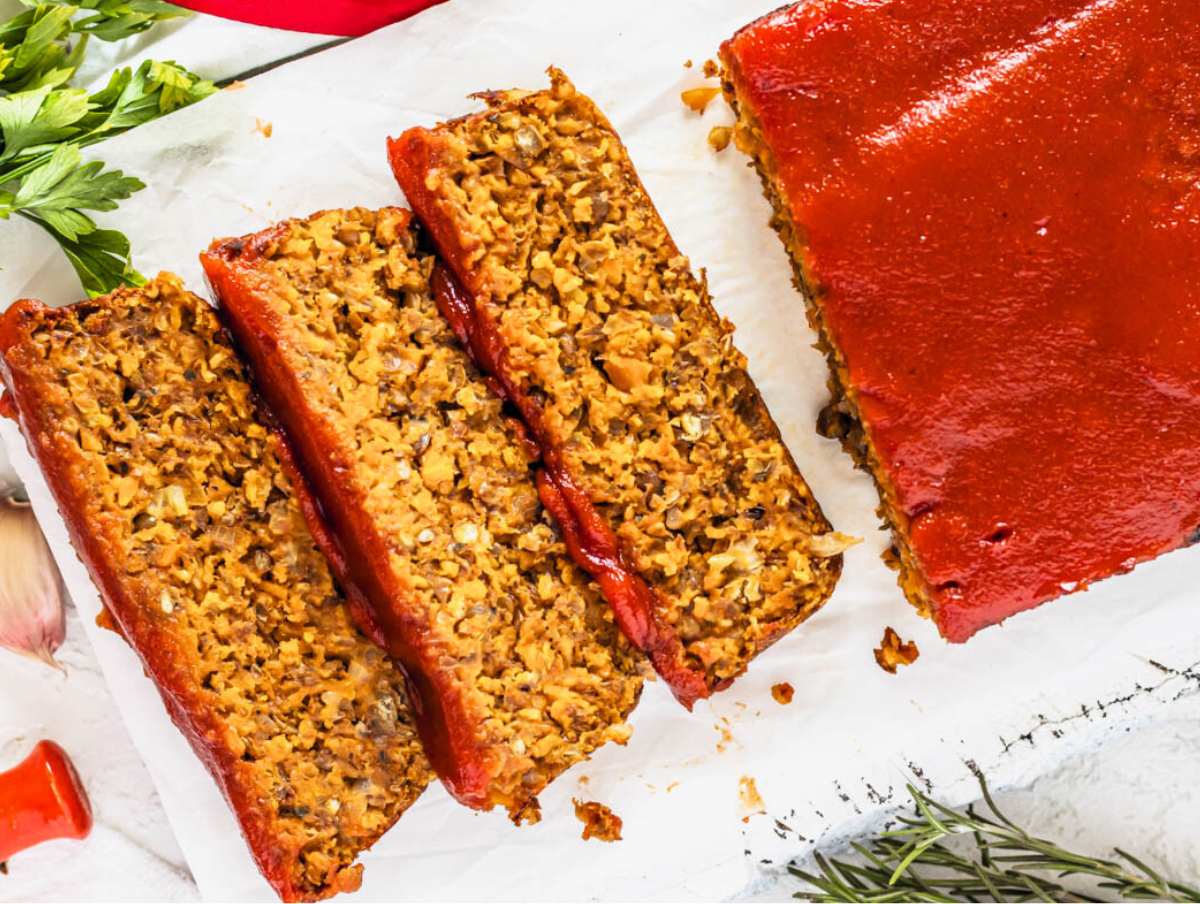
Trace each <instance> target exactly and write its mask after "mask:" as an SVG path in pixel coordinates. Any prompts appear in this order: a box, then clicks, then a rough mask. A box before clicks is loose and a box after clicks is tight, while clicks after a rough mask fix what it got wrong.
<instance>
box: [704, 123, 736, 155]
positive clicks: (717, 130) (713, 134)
mask: <svg viewBox="0 0 1200 904" xmlns="http://www.w3.org/2000/svg"><path fill="white" fill-rule="evenodd" d="M732 139H733V129H731V128H730V127H729V126H713V127H712V130H711V131H710V132H709V133H708V146H709V147H710V148H712V149H713V150H714V151H716V152H717V153H718V154H719V153H720V152H721V151H723V150H725V148H727V147H729V142H730V141H731V140H732Z"/></svg>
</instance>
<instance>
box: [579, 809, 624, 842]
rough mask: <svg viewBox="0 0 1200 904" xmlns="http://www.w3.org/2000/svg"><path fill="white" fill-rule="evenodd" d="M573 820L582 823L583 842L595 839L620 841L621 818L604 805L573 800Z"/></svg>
mask: <svg viewBox="0 0 1200 904" xmlns="http://www.w3.org/2000/svg"><path fill="white" fill-rule="evenodd" d="M574 803H575V818H576V819H578V820H579V821H580V822H582V823H583V835H582V836H581V837H582V838H583V840H584V841H587V840H588V839H589V838H595V839H596V840H597V841H620V840H621V826H622V825H623V824H624V823H623V822H622V821H621V817H620V816H618V815H617V814H616V813H614V812H613V811H612V810H610V809H609V808H608V807H606V806H604V804H601V803H597V802H596V801H594V800H589V801H582V800H580V799H579V798H574Z"/></svg>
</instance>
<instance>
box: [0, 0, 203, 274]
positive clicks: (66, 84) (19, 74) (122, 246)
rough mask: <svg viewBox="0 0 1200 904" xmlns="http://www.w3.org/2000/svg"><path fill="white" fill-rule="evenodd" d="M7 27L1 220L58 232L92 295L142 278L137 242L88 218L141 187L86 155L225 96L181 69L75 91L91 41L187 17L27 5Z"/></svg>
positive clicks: (135, 0) (43, 2)
mask: <svg viewBox="0 0 1200 904" xmlns="http://www.w3.org/2000/svg"><path fill="white" fill-rule="evenodd" d="M22 2H23V3H24V4H25V5H26V6H27V7H29V8H28V9H26V10H25V11H24V12H22V13H20V14H19V15H17V16H14V17H13V18H12V19H9V20H8V21H7V22H4V23H2V24H0V219H7V218H8V217H10V216H12V215H13V214H16V215H18V216H21V217H24V218H26V219H28V220H31V221H32V222H34V223H37V224H38V225H39V226H41V227H42V228H43V229H45V230H46V232H47V233H49V234H50V235H51V236H52V237H53V238H54V240H55V241H56V242H58V244H59V246H60V247H61V248H62V250H63V253H64V254H66V256H67V259H68V260H69V261H70V262H71V265H72V266H73V267H74V268H75V272H76V274H77V275H78V276H79V281H80V283H81V284H82V285H83V288H84V289H85V290H86V291H87V293H88V294H89V295H99V294H102V293H104V292H107V291H109V290H111V289H113V288H115V287H116V286H118V285H120V284H122V283H130V284H138V283H139V282H141V280H142V278H141V276H140V274H138V272H137V271H136V270H134V269H133V266H132V263H131V261H130V252H129V240H128V239H126V238H125V236H124V235H122V234H121V233H119V232H115V231H113V230H109V229H100V228H99V227H98V226H97V225H96V223H95V222H94V221H93V220H92V218H91V217H90V216H88V214H87V213H85V212H84V211H105V210H113V209H114V208H115V207H116V206H117V203H118V202H119V201H122V200H124V199H125V198H128V197H129V196H130V195H131V194H132V193H133V192H135V191H138V190H139V189H141V188H143V187H144V186H143V184H142V182H141V181H140V180H138V179H136V178H133V177H131V176H125V175H124V174H123V173H122V172H121V171H120V170H110V169H105V167H104V164H103V163H100V162H98V161H93V162H91V163H84V162H83V158H82V155H81V153H80V150H81V149H82V148H85V147H87V146H89V145H93V144H96V143H97V142H100V141H103V140H105V139H107V138H111V137H112V136H114V135H118V134H120V133H121V132H125V131H127V130H129V129H131V128H133V127H134V126H138V125H141V124H142V123H145V122H149V121H150V120H152V119H157V118H158V117H160V116H163V115H165V114H167V113H170V112H171V111H172V110H175V109H178V108H179V107H183V106H186V105H187V104H191V103H195V102H196V101H198V100H201V99H202V98H204V97H207V96H208V95H209V94H212V93H213V92H214V91H215V90H216V88H215V87H214V86H213V84H212V82H209V81H206V80H204V79H201V78H199V77H198V76H196V75H194V74H193V73H191V72H189V71H188V70H186V69H184V68H183V67H181V66H179V65H178V64H176V63H174V62H172V61H157V60H146V61H145V62H143V63H142V64H141V65H139V66H138V67H137V68H136V69H131V68H123V69H118V70H117V71H116V72H114V73H113V74H112V76H111V77H110V78H109V81H108V84H107V85H105V86H104V87H103V88H101V89H100V90H99V91H96V92H93V93H91V94H89V93H88V92H87V91H85V90H84V89H82V88H79V87H74V86H72V85H71V80H72V79H73V78H74V77H75V74H76V72H77V70H78V68H79V66H80V64H81V63H82V62H83V57H84V53H85V51H86V48H87V44H88V41H89V39H90V38H93V37H94V38H97V39H99V40H103V41H116V40H120V39H122V38H126V37H129V36H130V35H133V34H136V33H138V32H141V31H145V30H146V29H147V28H149V27H150V26H152V25H153V24H155V23H156V22H159V21H162V20H164V19H170V18H174V17H176V16H181V15H186V11H185V10H182V9H179V8H177V7H174V6H171V5H169V4H167V3H162V2H160V0H73V2H64V0H22Z"/></svg>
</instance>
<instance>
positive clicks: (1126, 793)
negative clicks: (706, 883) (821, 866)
mask: <svg viewBox="0 0 1200 904" xmlns="http://www.w3.org/2000/svg"><path fill="white" fill-rule="evenodd" d="M59 658H60V660H61V661H62V663H63V665H64V667H65V668H66V674H65V675H61V674H59V673H57V672H54V671H52V670H50V669H48V668H47V667H45V666H43V665H40V664H38V663H33V662H27V661H25V660H23V659H20V658H19V657H16V656H13V655H11V654H8V653H5V652H0V689H2V690H3V692H2V693H0V739H3V740H0V769H3V768H7V767H9V766H11V765H12V764H13V763H15V762H16V761H18V760H19V759H21V758H22V757H23V756H24V755H25V754H26V753H27V752H28V751H29V748H30V747H32V745H33V743H34V742H35V741H36V740H38V739H39V738H43V737H49V738H54V739H55V740H57V741H58V742H59V743H61V744H62V745H63V746H64V747H65V748H66V749H67V750H68V751H69V752H70V754H71V756H72V758H73V760H74V762H75V764H76V766H77V767H78V769H79V771H80V774H81V776H82V778H83V781H84V784H85V785H86V786H87V789H88V793H89V794H90V796H91V799H92V803H93V805H94V807H95V811H96V829H95V831H94V832H93V834H92V836H91V837H90V838H88V839H87V840H86V841H83V842H73V841H57V842H51V843H48V844H45V845H42V846H40V847H37V848H34V849H31V850H29V851H27V852H25V853H23V854H19V855H17V856H15V857H13V858H12V860H11V861H10V863H9V874H8V875H7V876H0V901H78V900H88V901H193V900H198V899H199V893H198V891H197V889H196V886H195V883H194V882H193V881H192V878H191V875H190V873H189V872H188V869H187V865H186V863H185V862H184V858H183V854H182V853H181V852H180V850H179V847H178V846H177V845H176V843H175V839H174V838H173V837H172V835H171V830H170V828H169V826H168V825H167V820H166V816H165V814H164V813H163V810H162V806H161V804H160V803H159V801H158V796H157V794H156V793H155V792H154V789H153V787H152V786H151V783H150V777H149V774H148V773H147V772H146V768H145V766H143V765H142V762H141V760H140V759H139V757H138V755H137V753H136V752H135V751H134V749H133V745H132V743H131V741H130V740H129V736H128V734H127V733H126V731H125V728H124V726H123V724H122V723H121V720H120V717H119V716H118V715H117V711H116V708H115V706H114V705H113V702H112V699H111V697H110V696H109V693H108V689H107V687H106V686H105V684H104V681H103V679H102V678H101V676H100V673H99V671H98V669H97V666H96V662H95V658H94V657H93V655H92V651H91V648H90V647H89V645H88V643H87V640H86V638H85V637H84V636H83V632H82V630H81V626H80V624H79V622H78V619H77V617H76V616H75V614H74V612H73V611H72V612H71V613H70V619H69V622H68V627H67V641H66V644H65V645H64V646H63V648H62V649H61V651H60V655H59ZM1183 690H1184V692H1185V693H1186V697H1185V698H1184V699H1181V700H1180V701H1178V703H1177V705H1176V706H1174V707H1173V708H1172V716H1171V717H1170V718H1169V719H1166V720H1161V721H1155V722H1151V723H1144V724H1136V723H1122V722H1120V721H1116V720H1114V721H1113V722H1112V723H1111V724H1107V725H1103V726H1101V727H1100V729H1099V730H1098V731H1097V732H1096V734H1095V735H1094V736H1092V737H1090V738H1088V739H1087V740H1085V741H1084V742H1083V749H1082V750H1079V751H1078V752H1076V753H1075V754H1074V755H1071V756H1068V758H1067V759H1066V760H1065V761H1064V762H1063V763H1062V764H1061V765H1059V766H1058V767H1057V768H1055V769H1053V770H1052V771H1050V772H1049V773H1047V774H1046V775H1043V776H1041V777H1039V778H1037V779H1036V780H1034V781H1033V782H1032V783H1030V784H1029V785H1027V786H1025V787H1021V788H1015V789H1008V790H1006V791H1004V792H1002V793H1000V794H999V795H997V798H998V800H999V802H1000V803H1001V806H1002V807H1003V808H1004V809H1005V811H1006V812H1007V813H1008V814H1009V815H1010V816H1013V817H1015V818H1016V819H1017V820H1018V821H1020V822H1021V823H1022V824H1024V825H1026V826H1028V827H1030V828H1031V829H1033V830H1034V831H1035V832H1036V833H1038V834H1042V835H1045V836H1048V837H1052V838H1055V839H1057V840H1059V841H1060V842H1061V843H1063V844H1065V845H1067V846H1069V847H1073V848H1075V849H1078V850H1081V851H1086V852H1093V853H1096V854H1103V853H1105V852H1106V851H1108V850H1109V849H1111V848H1112V847H1113V846H1115V845H1120V846H1122V847H1123V848H1125V849H1127V850H1130V851H1132V852H1134V853H1136V854H1138V855H1139V856H1144V857H1145V858H1146V859H1147V860H1148V861H1149V862H1150V863H1151V864H1152V865H1154V866H1156V867H1161V869H1162V871H1163V872H1164V873H1165V874H1166V875H1168V876H1172V877H1175V878H1179V879H1182V880H1185V881H1192V882H1200V847H1198V846H1197V845H1196V843H1195V839H1197V838H1200V757H1198V756H1197V755H1196V751H1197V749H1200V681H1191V682H1190V683H1189V684H1188V685H1187V686H1186V687H1185V688H1184V689H1183ZM796 887H797V885H796V882H795V880H793V879H791V878H790V877H788V876H786V875H778V874H770V873H765V874H764V876H763V878H762V880H760V881H759V882H758V883H755V884H754V885H753V886H752V887H751V888H749V889H747V892H746V894H745V895H744V896H743V897H742V898H741V899H742V900H750V901H776V900H777V901H784V900H788V899H790V896H791V894H792V892H793V891H794V890H795V889H796Z"/></svg>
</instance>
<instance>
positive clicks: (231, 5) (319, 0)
mask: <svg viewBox="0 0 1200 904" xmlns="http://www.w3.org/2000/svg"><path fill="white" fill-rule="evenodd" d="M174 2H175V3H177V4H178V5H179V6H186V7H187V8H188V9H194V10H196V11H197V12H201V13H209V14H211V15H214V16H220V17H221V18H223V19H235V20H237V21H238V22H249V23H251V24H253V25H267V26H270V27H271V28H283V29H286V30H288V31H308V32H314V33H316V34H324V35H347V36H350V35H362V34H366V33H367V32H368V31H374V30H375V29H376V28H381V27H383V26H384V25H390V24H391V23H392V22H399V21H400V20H401V19H407V18H408V17H409V16H411V15H413V13H418V12H420V11H421V10H423V9H425V8H427V7H430V6H434V5H436V4H438V3H441V2H443V0H275V2H271V0H174Z"/></svg>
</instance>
